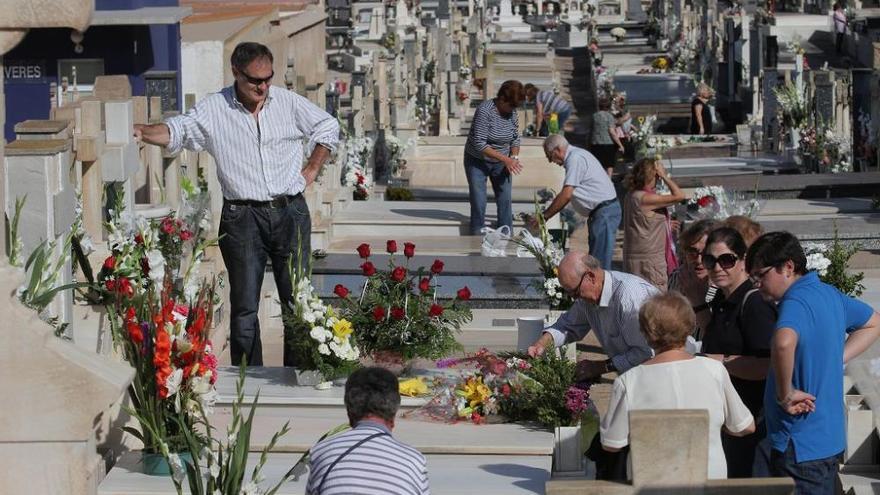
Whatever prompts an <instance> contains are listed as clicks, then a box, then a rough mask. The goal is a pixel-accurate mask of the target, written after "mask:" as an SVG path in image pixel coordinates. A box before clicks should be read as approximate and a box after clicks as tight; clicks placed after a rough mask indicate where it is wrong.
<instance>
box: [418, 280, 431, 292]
mask: <svg viewBox="0 0 880 495" xmlns="http://www.w3.org/2000/svg"><path fill="white" fill-rule="evenodd" d="M419 290H420V291H422V292H428V291H429V290H431V280H430V279H428V278H423V279H421V280H419Z"/></svg>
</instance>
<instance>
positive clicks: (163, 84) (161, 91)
mask: <svg viewBox="0 0 880 495" xmlns="http://www.w3.org/2000/svg"><path fill="white" fill-rule="evenodd" d="M144 86H145V91H146V94H147V97H148V98H149V97H151V96H158V97H160V98H162V113H165V112H172V111H176V110H177V108H178V103H177V99H178V96H177V72H176V71H161V72H159V71H155V72H147V73H146V74H144Z"/></svg>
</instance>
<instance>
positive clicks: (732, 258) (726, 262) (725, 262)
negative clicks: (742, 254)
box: [703, 253, 739, 270]
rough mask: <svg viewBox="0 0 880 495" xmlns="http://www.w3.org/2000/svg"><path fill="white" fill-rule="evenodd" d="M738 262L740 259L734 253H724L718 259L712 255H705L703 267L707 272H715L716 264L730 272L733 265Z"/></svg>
mask: <svg viewBox="0 0 880 495" xmlns="http://www.w3.org/2000/svg"><path fill="white" fill-rule="evenodd" d="M737 260H739V257H738V256H737V255H735V254H733V253H724V254H722V255H721V256H718V257H715V256H712V255H711V254H705V253H704V254H703V266H705V267H706V269H707V270H714V269H715V265H716V264H717V265H719V266H721V268H723V269H725V270H730V269H731V268H733V265H735V264H736V262H737Z"/></svg>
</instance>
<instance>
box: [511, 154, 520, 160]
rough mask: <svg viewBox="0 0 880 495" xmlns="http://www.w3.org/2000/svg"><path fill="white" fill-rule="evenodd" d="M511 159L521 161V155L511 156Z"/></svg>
mask: <svg viewBox="0 0 880 495" xmlns="http://www.w3.org/2000/svg"><path fill="white" fill-rule="evenodd" d="M510 157H511V158H513V159H514V160H519V155H510Z"/></svg>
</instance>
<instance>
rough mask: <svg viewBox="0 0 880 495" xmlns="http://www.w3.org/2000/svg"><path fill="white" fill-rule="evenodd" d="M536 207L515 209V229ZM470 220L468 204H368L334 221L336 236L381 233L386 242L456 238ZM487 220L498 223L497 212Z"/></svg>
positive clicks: (521, 205) (492, 210)
mask: <svg viewBox="0 0 880 495" xmlns="http://www.w3.org/2000/svg"><path fill="white" fill-rule="evenodd" d="M533 211H534V206H533V205H530V204H524V203H517V204H515V205H514V206H513V214H514V227H522V226H523V224H522V221H520V220H519V219H518V215H519V213H521V212H524V213H532V212H533ZM469 218H470V206H469V205H468V204H466V203H448V202H435V201H432V202H413V201H365V202H363V206H362V207H360V208H349V209H348V210H346V211H344V212H341V213H339V214H338V215H336V216H335V217H334V218H333V233H334V235H336V236H339V237H366V236H371V235H375V234H376V233H377V232H382V234H383V235H384V236H386V238H395V239H396V238H407V237H410V236H432V235H437V236H455V235H460V234H463V233H464V232H465V229H466V228H467V222H468V219H469ZM486 219H487V222H489V223H490V224H491V223H492V222H494V221H495V208H494V205H490V206H488V207H487V208H486Z"/></svg>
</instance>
